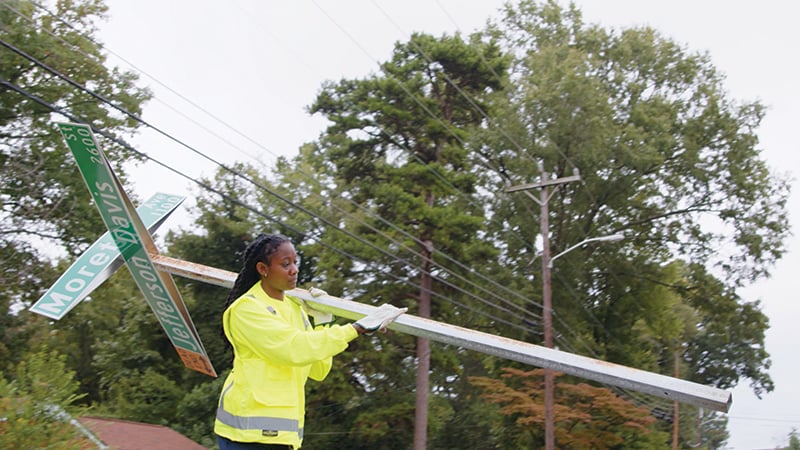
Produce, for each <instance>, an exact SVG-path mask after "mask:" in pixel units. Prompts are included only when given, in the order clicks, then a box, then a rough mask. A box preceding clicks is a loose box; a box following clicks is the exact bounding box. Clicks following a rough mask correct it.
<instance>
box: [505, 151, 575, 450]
mask: <svg viewBox="0 0 800 450" xmlns="http://www.w3.org/2000/svg"><path fill="white" fill-rule="evenodd" d="M539 174H540V176H539V181H538V182H537V183H528V184H521V185H518V186H511V187H508V188H506V190H505V191H506V192H515V191H523V192H525V194H527V195H528V196H529V197H530V198H531V199H533V200H534V201H535V202H536V203H538V204H539V207H540V211H541V212H540V214H539V229H540V233H541V234H542V325H543V327H544V345H545V347H547V348H553V292H552V284H551V282H550V268H551V264H550V217H549V216H550V210H549V208H548V206H547V204H548V202H549V201H550V197H551V195H552V194H554V193H555V192H556V191H557V190H558V186H559V185H561V184H564V183H569V182H572V181H579V180H580V179H581V176H580V174H579V173H578V169H575V173H574V175H573V176H570V177H563V178H555V179H552V180H551V179H549V177H548V176H547V172H546V171H545V170H544V164H543V163H542V162H541V161H539ZM549 186H555V188H554V189H553V191H552V192H550V191H549V189H548V187H549ZM529 189H539V198H538V199H537V198H536V197H535V196H533V195H532V194H530V193H529V192H528V190H529ZM554 388H555V386H554V382H553V371H552V370H550V369H547V368H545V369H544V446H545V450H555V445H556V439H555V422H556V420H555V406H554V403H555V398H554V390H555V389H554Z"/></svg>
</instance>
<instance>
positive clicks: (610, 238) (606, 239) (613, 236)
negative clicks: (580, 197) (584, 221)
mask: <svg viewBox="0 0 800 450" xmlns="http://www.w3.org/2000/svg"><path fill="white" fill-rule="evenodd" d="M623 239H625V235H623V234H620V233H616V234H611V235H608V236H598V237H593V238H588V239H584V240H582V241H580V242H578V243H577V244H575V245H573V246H572V247H570V248H568V249H566V250H564V251H563V252H561V253H559V254H557V255H555V256H553V257H552V258H550V261H549V263H548V264H549V265H550V268H551V269H552V268H553V261H555V260H556V258H559V257H561V256H564V255H566V254H567V253H569V252H571V251H573V250H575V249H576V248H578V247H582V246H584V245H586V244H588V243H590V242H616V241H621V240H623Z"/></svg>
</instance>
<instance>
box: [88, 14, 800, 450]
mask: <svg viewBox="0 0 800 450" xmlns="http://www.w3.org/2000/svg"><path fill="white" fill-rule="evenodd" d="M106 3H107V4H108V5H109V7H110V10H109V20H108V21H107V22H105V23H101V25H100V30H99V34H98V37H99V38H100V40H101V41H102V42H103V43H104V45H105V46H106V50H107V51H108V52H110V55H109V63H110V64H112V65H116V66H118V67H120V68H122V69H127V70H135V71H137V72H140V74H141V75H140V76H141V82H140V85H144V86H148V87H149V88H150V89H152V90H153V92H154V93H155V94H156V98H154V99H153V100H152V101H151V102H150V103H148V104H147V105H146V107H145V110H144V112H143V118H144V119H145V120H146V121H148V122H150V123H151V124H153V125H154V126H156V127H158V128H159V129H160V130H162V131H163V132H164V133H165V134H169V135H170V136H174V137H176V138H178V139H180V140H181V141H184V142H186V143H188V144H189V145H190V146H192V147H194V148H196V149H198V150H200V151H202V152H203V153H206V154H207V155H209V157H211V158H214V159H216V160H217V161H221V162H227V163H229V162H232V161H250V162H252V161H254V160H256V161H259V162H262V163H263V167H264V168H265V169H264V170H265V171H267V170H269V169H270V167H271V165H272V163H273V162H274V160H275V158H276V157H278V156H280V155H283V156H289V157H291V156H294V155H295V154H296V153H297V149H298V147H299V146H300V145H302V144H303V143H306V142H310V141H313V140H314V139H316V138H317V137H318V135H319V133H320V132H321V131H322V130H323V127H324V126H325V123H324V121H323V120H322V119H320V118H318V117H311V116H309V115H308V114H307V112H306V109H305V108H306V107H307V105H309V104H310V103H311V102H312V101H313V99H314V97H315V95H316V94H317V92H318V91H319V89H320V87H321V86H322V83H323V82H325V81H337V80H340V79H342V78H363V77H365V76H367V75H369V74H371V73H374V72H376V71H377V67H378V64H379V63H380V62H383V61H385V60H387V59H388V58H389V57H390V55H391V52H392V48H393V45H394V43H395V42H398V41H401V42H402V41H406V40H407V39H408V37H409V36H410V34H411V33H412V32H416V31H421V32H426V33H430V34H433V35H437V36H438V35H441V34H443V33H448V34H452V33H454V32H456V31H460V32H461V33H462V34H469V33H470V32H473V31H475V30H478V29H480V28H482V27H483V26H484V24H485V23H486V21H487V20H488V19H489V18H497V17H499V14H498V13H497V11H498V9H499V8H500V7H501V6H502V3H503V2H501V1H498V0H480V1H478V0H469V1H468V0H428V1H423V0H402V1H401V0H392V1H388V0H380V1H378V0H375V1H367V0H350V1H334V0H316V1H313V0H295V1H291V2H289V1H280V2H278V1H274V0H262V1H256V0H227V1H225V2H221V1H218V0H215V1H210V0H137V1H135V2H132V1H129V0H107V2H106ZM575 3H576V5H577V6H578V8H579V9H581V10H582V11H583V15H584V19H585V21H586V22H589V23H596V24H599V25H602V26H604V27H607V28H616V29H619V28H621V27H632V26H645V25H646V26H651V27H653V28H656V29H657V30H659V31H660V32H661V33H662V35H664V36H666V37H668V38H671V39H673V40H675V41H677V42H678V43H680V44H682V45H684V46H685V47H686V48H687V49H688V50H690V51H695V52H708V54H709V55H710V57H711V60H712V62H713V64H714V65H715V66H716V67H717V68H718V69H719V70H720V71H721V72H722V73H723V74H725V76H726V79H725V86H726V88H727V90H728V93H729V96H730V98H733V99H736V100H740V101H754V100H758V101H760V102H762V103H763V104H765V105H766V106H767V107H768V110H767V115H766V118H765V119H764V121H763V123H762V126H761V128H760V129H759V130H758V135H759V139H760V144H759V148H760V149H762V151H763V153H762V154H763V157H764V158H765V160H766V161H767V163H768V165H769V166H770V167H771V168H772V169H773V170H774V171H775V172H776V173H778V174H781V175H785V176H789V177H791V178H792V180H793V182H792V186H793V195H792V197H791V198H790V201H789V204H788V208H789V210H790V220H791V225H792V228H793V229H796V228H797V227H796V225H797V223H798V220H799V219H800V200H798V186H797V180H796V179H795V178H797V176H796V171H797V167H798V166H800V164H798V163H800V152H799V151H798V150H799V149H798V144H797V139H796V135H795V134H794V131H795V130H796V128H797V126H798V117H800V85H799V84H798V83H797V74H798V73H799V72H800V70H798V69H800V63H799V62H798V58H797V53H798V48H800V31H798V27H796V23H795V22H796V19H797V17H800V3H797V2H789V1H784V0H762V1H760V2H752V1H743V0H691V1H690V0H672V1H669V2H666V1H661V2H652V1H641V0H579V1H576V2H575ZM562 4H563V3H562ZM132 142H133V144H134V145H135V146H136V147H137V148H138V149H140V150H142V151H144V152H146V153H148V154H150V155H151V156H153V157H154V158H156V159H158V160H160V161H161V162H163V163H164V164H167V165H170V166H174V167H178V168H179V170H181V171H183V172H185V173H186V174H187V175H188V176H190V177H199V176H210V175H211V174H212V170H213V166H214V165H213V163H212V162H209V161H208V160H204V159H203V158H201V157H199V156H198V155H196V154H193V153H192V152H191V151H189V150H188V149H186V148H185V147H180V146H179V145H176V144H175V143H174V142H170V140H169V139H168V138H167V137H165V136H164V135H160V134H158V133H155V132H152V131H147V132H143V133H141V134H140V135H139V136H137V137H136V138H134V139H132ZM112 157H113V156H112ZM131 175H132V180H133V182H134V185H133V188H132V189H131V190H132V192H131V193H132V194H134V195H135V196H136V197H138V198H140V199H142V198H146V197H148V196H149V195H151V194H152V193H153V192H156V191H162V192H169V193H175V194H183V195H187V196H189V197H190V199H189V201H188V202H187V203H189V204H191V197H192V196H195V195H196V194H197V192H198V190H197V188H196V187H192V186H191V183H190V182H189V181H188V180H187V179H186V178H183V177H182V176H181V175H179V174H177V173H174V172H170V171H166V170H164V169H162V168H160V167H158V166H156V165H154V164H152V163H148V164H145V165H143V166H141V167H139V168H137V169H135V170H133V171H132V172H131ZM181 214H183V216H181V215H179V216H178V217H176V218H174V219H170V222H168V223H178V224H179V225H180V224H183V223H185V221H188V217H189V214H188V212H186V209H184V210H183V212H182V213H181ZM182 221H184V222H182ZM172 226H175V225H172ZM787 249H788V251H787V253H786V255H785V256H784V258H783V259H782V260H781V261H780V262H779V263H778V264H777V265H776V267H775V268H774V270H773V273H772V277H771V278H770V279H768V280H764V281H761V282H758V283H757V284H755V285H753V286H749V287H747V288H746V289H744V290H742V291H741V295H742V297H743V298H745V299H747V300H756V299H758V300H760V301H761V302H762V306H763V311H764V313H765V314H766V315H767V316H768V317H769V320H770V329H769V330H768V331H767V335H766V345H767V350H768V352H769V353H770V354H771V357H772V358H771V359H772V363H773V364H772V367H771V369H770V370H769V373H770V375H771V376H772V378H773V380H774V382H775V385H776V389H775V391H774V392H772V393H769V394H765V395H764V397H763V398H762V399H760V400H759V399H757V398H756V397H755V396H754V395H753V394H752V393H751V392H750V390H749V388H748V386H746V385H745V386H739V387H737V388H736V389H734V390H733V405H732V407H731V409H730V411H729V415H728V416H729V432H730V435H731V437H730V439H729V441H728V447H727V448H730V449H736V450H750V449H767V448H775V447H777V446H783V445H786V444H787V442H788V435H789V433H790V432H791V430H792V428H797V429H800V407H798V405H800V383H799V382H798V381H797V375H798V374H799V373H800V358H797V357H796V354H797V352H796V350H794V345H796V343H797V342H800V326H797V325H796V322H797V321H798V318H800V303H798V302H797V301H795V297H794V295H795V293H797V292H800V277H798V276H795V274H796V273H797V271H798V269H800V257H798V251H800V242H798V238H797V237H794V236H793V237H792V238H791V239H790V240H789V241H788V247H787Z"/></svg>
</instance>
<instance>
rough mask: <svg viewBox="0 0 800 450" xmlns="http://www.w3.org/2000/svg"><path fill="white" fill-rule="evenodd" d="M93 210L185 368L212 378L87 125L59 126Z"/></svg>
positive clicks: (170, 283) (174, 292) (171, 286)
mask: <svg viewBox="0 0 800 450" xmlns="http://www.w3.org/2000/svg"><path fill="white" fill-rule="evenodd" d="M58 128H59V130H60V131H61V134H62V135H63V136H64V139H65V140H66V142H67V145H68V146H69V148H70V150H71V151H72V154H73V155H74V156H75V160H76V161H77V163H78V168H79V169H80V172H81V175H83V179H84V181H85V182H86V186H87V187H88V188H89V192H90V193H91V195H92V198H93V199H94V202H95V205H96V206H97V209H98V210H99V211H100V215H101V216H102V218H103V222H104V223H105V225H106V227H107V228H108V231H109V233H110V234H111V237H112V239H113V240H114V242H115V243H116V245H117V248H118V249H119V252H120V254H121V255H122V258H123V259H124V260H125V263H126V265H127V267H128V270H129V271H130V272H131V275H132V276H133V279H134V281H135V282H136V285H137V286H138V287H139V290H140V291H142V294H144V298H145V300H146V301H147V304H148V305H149V306H150V309H151V310H152V311H153V313H154V314H155V315H156V317H157V318H158V321H159V323H161V326H162V327H163V328H164V331H165V332H166V334H167V337H169V340H170V342H172V345H173V347H175V350H176V351H177V352H178V355H179V356H180V358H181V360H182V361H183V363H184V365H186V367H188V368H190V369H192V370H196V371H198V372H201V373H205V374H206V375H210V376H213V377H215V376H216V375H217V374H216V372H215V371H214V368H213V366H212V365H211V361H210V360H209V359H208V355H207V354H206V351H205V348H203V344H202V342H201V341H200V336H199V335H198V333H197V330H196V329H195V326H194V324H193V323H192V319H191V317H190V316H189V312H188V311H187V309H186V305H185V304H184V302H183V299H182V298H181V295H180V293H179V292H178V288H177V286H175V281H174V280H173V279H172V276H171V275H170V274H168V273H165V272H160V271H158V270H156V268H155V266H154V265H153V261H152V260H151V258H150V254H153V255H156V254H158V250H157V249H156V247H155V244H154V243H153V239H152V237H151V236H150V233H148V232H147V229H146V228H145V226H144V224H143V223H142V220H141V219H140V218H139V216H138V215H137V214H136V211H135V209H134V207H133V205H132V204H131V201H130V199H129V198H128V196H127V194H125V191H124V190H123V189H122V185H121V184H120V182H119V180H118V179H117V177H116V175H115V174H114V171H113V170H112V169H111V165H110V164H109V163H108V160H107V159H106V157H105V154H103V152H102V150H101V149H100V146H99V145H98V144H97V141H96V140H95V137H94V134H93V133H92V130H91V128H90V127H89V126H88V125H85V124H77V123H59V124H58Z"/></svg>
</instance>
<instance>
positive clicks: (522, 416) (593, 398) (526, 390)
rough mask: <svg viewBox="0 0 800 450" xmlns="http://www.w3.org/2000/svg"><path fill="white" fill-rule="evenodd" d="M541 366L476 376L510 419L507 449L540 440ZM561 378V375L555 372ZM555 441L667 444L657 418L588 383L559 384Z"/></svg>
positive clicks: (566, 445) (569, 445) (578, 445)
mask: <svg viewBox="0 0 800 450" xmlns="http://www.w3.org/2000/svg"><path fill="white" fill-rule="evenodd" d="M543 372H544V371H543V370H542V369H534V370H530V371H523V370H518V369H513V368H505V369H504V370H503V375H502V376H501V379H496V378H489V377H473V378H471V380H470V381H471V382H472V383H474V384H475V385H477V386H479V387H480V388H481V389H482V390H483V392H484V394H483V395H482V396H483V397H484V398H485V399H487V400H488V401H489V402H491V403H494V404H498V405H500V406H501V409H500V412H501V413H502V414H503V415H505V416H508V417H510V418H512V420H513V423H514V425H513V427H514V429H513V430H506V433H507V434H508V436H509V438H507V439H508V440H507V441H506V444H505V446H506V448H530V447H535V446H536V443H537V442H539V443H540V442H541V439H542V438H541V431H540V430H541V429H542V428H543V426H544V425H543V424H544V397H543V393H542V392H543V385H544V382H543ZM556 375H557V377H560V375H561V374H556ZM557 388H558V392H557V398H559V399H560V402H559V403H560V404H559V405H556V409H557V411H556V417H557V418H558V420H557V423H556V429H555V434H556V442H558V446H559V448H562V449H583V448H593V449H621V448H626V449H634V448H641V449H645V448H648V449H652V448H666V445H664V441H665V439H664V434H665V433H660V432H656V430H655V428H654V426H653V425H654V423H655V422H656V419H655V418H654V417H652V416H651V415H650V412H649V411H648V410H647V408H642V407H637V406H635V405H634V404H633V403H631V402H629V401H627V400H624V399H622V398H621V397H619V396H617V395H616V394H614V393H613V392H611V391H610V390H609V389H606V388H601V387H595V386H591V385H589V384H586V383H577V384H573V383H565V382H559V383H558V384H557Z"/></svg>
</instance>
